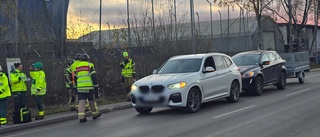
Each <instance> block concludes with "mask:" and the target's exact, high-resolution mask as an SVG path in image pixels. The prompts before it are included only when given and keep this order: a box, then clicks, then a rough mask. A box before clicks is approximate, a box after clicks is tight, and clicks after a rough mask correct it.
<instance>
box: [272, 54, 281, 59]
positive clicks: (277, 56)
mask: <svg viewBox="0 0 320 137" xmlns="http://www.w3.org/2000/svg"><path fill="white" fill-rule="evenodd" d="M273 54H274V55H275V56H276V60H279V59H281V56H280V55H279V54H278V53H277V52H274V53H273Z"/></svg>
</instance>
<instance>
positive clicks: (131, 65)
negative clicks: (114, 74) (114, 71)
mask: <svg viewBox="0 0 320 137" xmlns="http://www.w3.org/2000/svg"><path fill="white" fill-rule="evenodd" d="M122 56H123V60H122V61H121V62H120V67H121V69H122V70H121V76H122V82H123V83H124V86H125V89H126V92H127V96H128V101H130V100H131V97H130V91H131V86H132V84H133V82H134V81H136V79H135V76H136V65H135V62H134V61H133V60H132V59H131V58H130V57H129V54H128V52H123V53H122Z"/></svg>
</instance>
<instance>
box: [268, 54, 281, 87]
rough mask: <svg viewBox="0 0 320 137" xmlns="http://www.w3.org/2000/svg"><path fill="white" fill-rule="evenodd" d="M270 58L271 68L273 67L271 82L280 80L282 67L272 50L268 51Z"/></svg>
mask: <svg viewBox="0 0 320 137" xmlns="http://www.w3.org/2000/svg"><path fill="white" fill-rule="evenodd" d="M267 55H268V57H269V59H270V68H271V72H272V74H271V76H270V77H271V80H270V81H271V82H277V80H278V77H279V75H280V73H279V70H280V67H279V65H278V64H279V63H278V62H277V61H276V56H275V55H274V54H273V53H272V52H268V53H267Z"/></svg>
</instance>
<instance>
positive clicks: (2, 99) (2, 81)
mask: <svg viewBox="0 0 320 137" xmlns="http://www.w3.org/2000/svg"><path fill="white" fill-rule="evenodd" d="M10 96H11V90H10V87H9V82H8V77H7V76H6V74H4V73H3V72H2V67H1V66H0V125H1V126H0V127H6V125H7V118H6V115H7V107H8V98H9V97H10Z"/></svg>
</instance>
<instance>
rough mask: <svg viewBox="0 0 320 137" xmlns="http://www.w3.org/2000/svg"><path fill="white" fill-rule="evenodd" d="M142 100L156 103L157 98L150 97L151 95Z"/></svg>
mask: <svg viewBox="0 0 320 137" xmlns="http://www.w3.org/2000/svg"><path fill="white" fill-rule="evenodd" d="M144 100H145V101H158V100H159V97H158V96H152V95H150V96H146V97H144Z"/></svg>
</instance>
